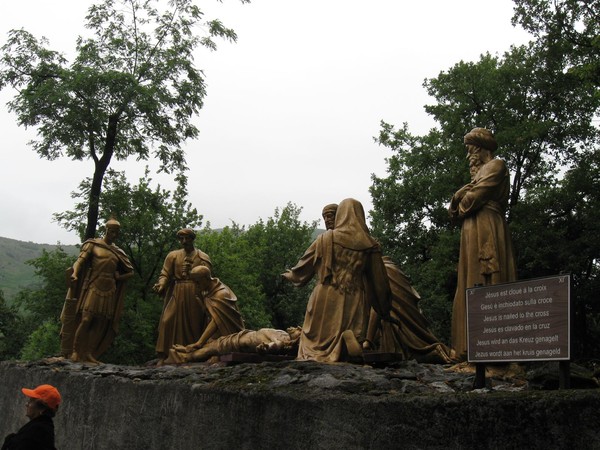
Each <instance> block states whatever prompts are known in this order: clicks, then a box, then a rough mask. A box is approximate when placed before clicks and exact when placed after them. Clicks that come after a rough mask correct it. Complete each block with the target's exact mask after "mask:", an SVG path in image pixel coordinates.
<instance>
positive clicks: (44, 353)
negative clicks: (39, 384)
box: [20, 319, 60, 361]
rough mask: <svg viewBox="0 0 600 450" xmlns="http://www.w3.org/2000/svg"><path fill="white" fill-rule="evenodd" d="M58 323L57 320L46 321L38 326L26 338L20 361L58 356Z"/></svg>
mask: <svg viewBox="0 0 600 450" xmlns="http://www.w3.org/2000/svg"><path fill="white" fill-rule="evenodd" d="M59 332H60V322H59V321H57V320H51V319H49V320H46V321H45V322H43V323H42V324H41V325H40V326H38V327H37V328H36V329H35V330H34V331H33V333H31V335H30V336H29V337H28V338H27V342H26V343H25V346H24V347H23V349H22V350H21V355H20V357H21V359H25V360H29V361H31V360H36V359H41V358H46V357H48V356H53V355H59V354H60V341H59V339H58V333H59Z"/></svg>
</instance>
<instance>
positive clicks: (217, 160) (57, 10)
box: [0, 0, 529, 244]
mask: <svg viewBox="0 0 600 450" xmlns="http://www.w3.org/2000/svg"><path fill="white" fill-rule="evenodd" d="M91 3H92V2H89V1H83V0H53V1H52V2H49V1H47V0H20V1H16V2H4V3H3V6H2V14H0V42H1V43H2V44H4V43H5V41H6V36H7V32H8V30H10V29H13V28H25V29H26V30H28V31H30V32H32V33H33V34H34V35H35V36H37V37H41V36H45V37H46V38H48V39H49V41H50V47H51V48H52V49H54V50H59V51H61V52H63V53H65V54H66V55H67V56H69V55H72V53H73V50H74V47H75V38H76V36H77V35H82V34H85V33H86V30H85V29H84V28H83V23H84V17H85V13H86V11H87V8H88V6H89V5H90V4H91ZM198 4H199V5H200V7H201V8H202V9H203V10H204V11H206V13H207V18H215V17H216V18H220V19H221V20H222V21H223V22H224V23H225V25H226V26H228V27H231V28H233V29H234V30H235V31H236V32H237V34H238V42H237V43H235V44H231V43H227V42H221V43H219V47H218V50H217V51H216V52H212V53H211V52H208V51H207V50H202V51H199V52H198V54H197V57H196V65H197V67H199V68H201V69H203V70H204V72H205V76H206V81H207V85H208V96H207V98H206V101H205V106H204V108H203V110H202V112H201V113H200V115H199V117H198V118H197V124H198V126H199V128H200V130H201V134H200V137H199V139H197V140H194V141H190V142H188V143H187V144H186V146H185V148H186V152H187V161H188V166H189V172H188V175H189V191H190V195H189V200H190V201H191V202H192V204H193V206H194V207H196V208H197V209H198V210H199V212H200V213H201V214H203V215H204V221H205V222H206V221H210V223H211V226H212V227H213V228H219V227H223V226H226V225H230V224H231V221H235V222H236V223H238V224H240V225H251V224H253V223H255V222H256V221H258V220H259V218H263V219H267V218H268V217H270V216H272V215H273V213H274V210H275V208H276V207H283V206H285V205H286V204H287V202H289V201H291V202H293V203H295V204H296V205H298V206H300V207H302V208H303V213H302V219H303V220H306V221H312V220H316V219H320V213H321V208H322V207H323V205H325V204H327V203H331V202H339V201H340V200H342V199H344V198H346V197H354V198H356V199H358V200H359V201H361V202H362V203H363V205H364V206H365V210H367V211H368V210H369V209H371V207H372V205H371V198H370V195H369V191H368V189H369V186H371V175H372V174H376V175H378V176H383V175H385V169H386V165H385V158H386V157H387V156H389V155H390V153H389V152H388V151H387V150H386V149H385V148H382V147H379V146H378V145H377V144H375V143H374V141H373V137H374V136H376V135H377V134H378V132H379V128H380V126H379V124H380V121H381V120H384V121H386V122H389V123H393V124H395V125H398V126H399V125H401V124H402V123H403V122H408V123H409V126H410V129H411V131H412V132H414V133H419V134H423V133H426V132H427V131H428V130H429V128H431V127H433V126H435V123H434V122H433V121H432V119H431V118H430V117H429V116H427V115H426V114H425V112H424V110H423V106H424V105H426V104H430V103H432V99H430V98H429V97H428V96H427V95H426V93H425V90H424V88H423V87H422V84H423V80H424V79H425V78H432V77H436V76H437V75H438V74H439V73H440V71H445V70H447V69H448V68H450V67H451V66H453V65H454V64H456V63H457V62H459V61H461V60H464V61H476V60H477V59H478V57H479V55H480V54H482V53H484V52H487V51H489V52H490V53H492V54H496V53H498V54H502V53H503V52H504V51H506V50H508V49H509V47H510V45H511V44H521V43H524V42H526V41H527V40H528V39H529V37H528V35H526V34H525V32H524V31H522V30H521V29H520V28H514V27H512V25H511V23H510V19H511V16H512V9H513V2H512V1H511V0H486V1H482V0H452V1H449V0H419V1H399V0H253V1H252V3H250V4H241V3H240V2H238V1H236V0H224V1H223V3H218V2H217V1H216V0H204V1H199V2H198ZM13 94H14V93H13V92H11V91H9V90H6V89H5V90H4V91H2V92H0V105H1V106H0V128H1V130H2V146H1V150H0V155H1V156H0V158H1V164H0V183H1V185H2V193H3V195H2V196H0V236H2V237H8V238H12V239H19V240H24V241H33V242H37V243H51V244H54V243H56V242H58V241H60V242H61V243H63V244H75V243H78V241H79V239H78V237H77V235H75V234H74V233H68V232H66V231H65V230H63V229H62V228H60V227H59V226H58V224H57V223H55V222H53V221H52V214H53V213H55V212H62V211H65V210H68V209H72V207H73V200H72V199H71V195H70V194H71V192H72V191H74V190H76V189H77V187H78V185H79V182H80V181H81V179H83V178H84V177H86V176H91V175H92V173H93V164H92V162H91V161H84V162H76V161H70V160H68V159H59V160H56V161H47V160H43V159H39V158H38V156H37V154H36V153H35V152H34V151H33V150H32V149H31V147H29V146H28V145H27V143H28V141H29V140H31V139H32V138H33V137H35V133H34V130H24V129H22V128H19V127H17V125H16V123H15V122H16V118H15V116H14V115H13V114H9V113H8V112H7V111H6V106H5V104H6V102H7V101H8V100H9V99H10V98H11V96H12V95H13ZM144 166H145V164H144V163H143V162H141V163H139V162H136V161H135V160H134V159H132V160H131V161H129V162H127V163H117V162H113V163H112V167H113V168H114V169H117V170H126V171H127V174H128V177H129V179H130V181H131V182H136V181H137V180H138V179H139V177H140V176H141V175H142V174H143V169H144ZM151 167H152V165H151ZM153 179H154V180H155V181H156V182H160V183H161V185H162V186H163V187H171V186H173V184H172V183H171V181H170V179H169V178H168V177H165V176H154V177H153ZM182 225H184V224H182ZM321 226H323V225H322V223H321Z"/></svg>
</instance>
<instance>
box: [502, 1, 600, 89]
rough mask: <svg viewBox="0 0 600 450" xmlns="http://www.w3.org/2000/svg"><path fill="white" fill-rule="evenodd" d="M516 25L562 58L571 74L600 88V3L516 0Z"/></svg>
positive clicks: (514, 20)
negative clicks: (599, 55) (599, 56)
mask: <svg viewBox="0 0 600 450" xmlns="http://www.w3.org/2000/svg"><path fill="white" fill-rule="evenodd" d="M514 3H515V14H514V16H513V24H520V25H521V26H522V27H523V28H524V29H525V30H527V31H529V32H531V33H532V34H533V35H534V36H535V37H536V40H537V42H538V43H539V45H540V46H543V47H544V48H546V50H547V51H548V54H550V55H552V56H553V57H557V56H561V57H562V58H564V59H565V60H566V62H567V64H568V67H569V70H570V72H571V73H573V74H575V75H576V76H578V77H580V79H581V80H582V81H583V82H585V83H589V84H591V85H593V86H595V89H596V91H597V90H598V87H599V86H600V59H599V58H598V54H600V39H599V38H598V36H599V35H600V1H598V0H585V1H581V0H554V1H552V2H550V1H547V0H514Z"/></svg>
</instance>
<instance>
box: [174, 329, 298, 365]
mask: <svg viewBox="0 0 600 450" xmlns="http://www.w3.org/2000/svg"><path fill="white" fill-rule="evenodd" d="M299 338H300V327H291V328H288V329H287V331H283V330H276V329H274V328H261V329H260V330H257V331H252V330H242V331H239V332H238V333H234V334H231V335H229V336H221V337H219V338H218V339H216V340H214V341H210V342H208V343H207V344H206V345H204V346H203V347H202V348H200V349H198V350H194V349H190V348H188V347H184V346H183V345H174V346H173V348H172V349H171V350H170V351H169V357H168V358H167V359H166V360H165V364H181V363H188V362H195V361H206V360H207V359H209V358H211V357H213V356H218V355H226V354H228V353H233V352H240V353H263V354H270V355H296V354H297V353H298V340H299Z"/></svg>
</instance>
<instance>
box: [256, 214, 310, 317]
mask: <svg viewBox="0 0 600 450" xmlns="http://www.w3.org/2000/svg"><path fill="white" fill-rule="evenodd" d="M301 212H302V208H300V207H298V206H296V205H294V204H293V203H288V204H287V205H286V206H285V207H284V208H282V209H279V208H276V209H275V213H274V214H273V217H269V218H268V219H267V221H266V223H263V221H262V220H260V221H258V222H257V223H256V224H254V225H252V226H251V227H249V228H248V232H247V233H246V235H245V239H247V241H248V243H249V247H250V248H251V249H252V250H253V254H252V255H251V261H252V264H253V266H254V270H255V273H256V274H257V276H258V280H259V281H260V284H261V286H262V289H263V292H264V293H265V296H266V300H267V308H268V310H269V312H270V313H271V314H272V318H273V319H272V321H273V326H275V327H276V328H282V329H285V328H287V327H289V326H295V325H300V324H302V322H303V320H304V313H305V311H306V303H307V302H308V297H309V295H310V286H309V287H303V288H300V289H298V288H296V287H294V286H293V285H291V284H290V283H287V282H286V283H284V282H283V281H282V279H281V274H282V273H283V272H284V271H285V270H287V269H289V268H291V267H293V266H294V265H295V264H296V263H297V262H298V260H299V259H300V257H301V256H302V254H303V253H304V251H305V250H306V249H307V248H308V246H309V245H310V243H311V242H312V235H313V232H314V231H315V229H316V227H317V223H318V222H317V221H314V222H312V223H311V224H309V223H307V222H301V221H300V213H301Z"/></svg>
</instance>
